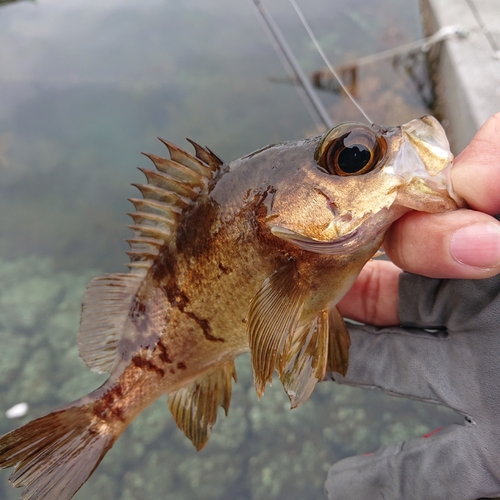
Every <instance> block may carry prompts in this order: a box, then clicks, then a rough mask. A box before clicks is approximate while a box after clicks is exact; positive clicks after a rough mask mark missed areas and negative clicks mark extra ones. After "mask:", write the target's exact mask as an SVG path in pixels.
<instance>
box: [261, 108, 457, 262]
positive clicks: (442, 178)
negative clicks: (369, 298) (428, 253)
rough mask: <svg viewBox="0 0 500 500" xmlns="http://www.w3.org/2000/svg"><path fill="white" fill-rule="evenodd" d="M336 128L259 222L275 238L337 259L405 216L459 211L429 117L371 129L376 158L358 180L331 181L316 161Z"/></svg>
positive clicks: (446, 158) (444, 149) (445, 155)
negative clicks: (379, 149) (379, 147)
mask: <svg viewBox="0 0 500 500" xmlns="http://www.w3.org/2000/svg"><path fill="white" fill-rule="evenodd" d="M346 125H349V124H344V125H340V126H339V127H342V126H344V127H345V126H346ZM355 126H357V124H353V127H355ZM339 127H337V128H339ZM363 127H365V128H366V129H368V127H366V126H363ZM335 130H336V129H332V131H330V132H329V133H327V134H326V136H324V137H323V139H320V141H319V143H318V146H317V150H316V155H315V160H316V161H315V162H314V163H306V162H304V163H303V165H302V168H301V169H299V170H298V171H295V172H293V173H292V175H291V176H290V178H289V182H288V185H284V184H283V185H282V186H279V187H278V189H277V191H276V193H275V195H274V199H273V203H272V210H271V211H270V213H269V214H268V218H267V221H266V222H267V225H268V228H269V230H270V232H271V233H272V234H273V235H274V236H276V237H278V238H281V239H283V240H286V241H289V242H291V243H293V244H294V245H295V246H297V247H298V248H300V249H301V250H305V251H309V252H314V253H320V254H330V255H341V254H343V253H350V252H354V251H357V250H359V249H360V248H362V247H363V246H364V245H369V244H370V243H372V242H373V240H374V239H376V238H377V237H378V236H379V235H381V234H384V233H385V231H386V230H387V229H388V228H389V226H390V225H391V224H392V223H393V222H394V221H395V220H397V219H398V218H399V217H401V216H402V215H403V214H405V213H406V212H408V211H410V210H418V211H423V212H431V213H436V212H443V211H447V210H455V209H457V208H458V207H460V206H463V205H464V202H463V200H461V199H460V198H459V197H458V196H457V195H456V193H455V192H454V190H453V186H452V183H451V175H450V172H451V168H452V164H453V163H452V162H453V155H452V154H451V152H450V149H449V143H448V140H447V138H446V135H445V132H444V130H443V129H442V127H441V125H440V124H439V122H438V121H437V120H436V119H435V118H433V117H431V116H424V117H422V118H419V119H416V120H412V121H410V122H408V123H406V124H404V125H402V126H400V127H392V128H387V127H380V126H377V125H373V126H372V127H371V130H372V132H371V133H373V134H374V135H375V136H376V137H377V140H379V141H381V142H382V141H383V144H384V146H383V155H382V157H381V159H380V161H379V162H378V164H377V165H376V166H375V167H374V168H373V169H372V170H370V171H368V172H366V173H364V174H361V175H347V176H342V175H332V173H331V172H325V169H324V168H323V165H322V164H321V160H320V161H318V157H319V158H320V159H321V155H322V154H323V153H322V149H324V148H325V146H324V143H325V142H327V140H328V136H329V135H332V133H333V134H334V133H335ZM318 151H319V153H318Z"/></svg>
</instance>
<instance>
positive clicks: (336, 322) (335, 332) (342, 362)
mask: <svg viewBox="0 0 500 500" xmlns="http://www.w3.org/2000/svg"><path fill="white" fill-rule="evenodd" d="M328 316H329V318H328V319H329V321H328V323H329V335H328V337H329V341H328V363H327V366H326V369H327V370H328V371H329V372H338V373H340V374H342V375H345V374H346V373H347V367H348V365H349V346H350V345H351V338H350V337H349V331H348V330H347V326H346V324H345V321H344V318H343V317H342V316H341V315H340V313H339V310H338V309H337V308H336V307H332V308H331V309H330V312H329V313H328Z"/></svg>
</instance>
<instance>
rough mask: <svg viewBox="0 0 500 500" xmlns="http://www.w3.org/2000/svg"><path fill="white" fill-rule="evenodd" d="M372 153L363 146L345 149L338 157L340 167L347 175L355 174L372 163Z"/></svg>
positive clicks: (358, 145)
mask: <svg viewBox="0 0 500 500" xmlns="http://www.w3.org/2000/svg"><path fill="white" fill-rule="evenodd" d="M370 156H371V155H370V151H369V150H368V148H366V147H365V146H363V145H362V144H352V145H350V146H347V147H344V149H343V150H342V151H341V152H340V154H339V156H338V160H337V161H338V166H339V168H340V170H342V172H344V173H346V174H355V173H356V172H359V171H360V170H362V169H363V168H364V167H365V166H366V164H367V163H368V162H369V161H370Z"/></svg>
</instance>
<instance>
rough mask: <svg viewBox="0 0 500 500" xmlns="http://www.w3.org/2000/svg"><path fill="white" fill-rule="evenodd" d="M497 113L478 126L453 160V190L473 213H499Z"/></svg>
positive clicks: (499, 122) (499, 116) (499, 115)
mask: <svg viewBox="0 0 500 500" xmlns="http://www.w3.org/2000/svg"><path fill="white" fill-rule="evenodd" d="M499 137H500V113H497V114H496V115H494V116H492V117H491V118H490V119H489V120H487V121H486V123H485V124H484V125H483V126H482V127H481V129H480V130H479V131H478V132H477V134H476V135H475V136H474V138H473V139H472V141H471V143H470V144H469V145H468V146H467V147H466V148H465V149H464V150H463V151H462V153H460V154H459V155H458V156H457V158H456V159H455V162H454V165H453V167H452V169H451V177H452V182H453V188H454V189H455V191H456V192H457V194H458V195H460V196H461V197H462V198H464V199H465V201H466V202H467V203H468V205H469V206H470V207H471V208H473V209H474V210H479V211H480V212H485V213H487V214H490V215H496V214H499V213H500V190H499V189H498V186H499V183H500V141H499V140H498V138H499Z"/></svg>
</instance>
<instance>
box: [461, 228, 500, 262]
mask: <svg viewBox="0 0 500 500" xmlns="http://www.w3.org/2000/svg"><path fill="white" fill-rule="evenodd" d="M451 254H452V255H453V258H454V259H455V260H456V261H458V262H460V264H464V265H466V266H471V267H479V268H485V269H488V268H492V267H496V266H498V265H499V264H500V227H499V226H498V225H497V224H494V223H486V224H485V223H478V224H472V225H470V226H466V227H463V228H461V229H459V230H458V231H456V232H455V234H454V235H453V237H452V239H451Z"/></svg>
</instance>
